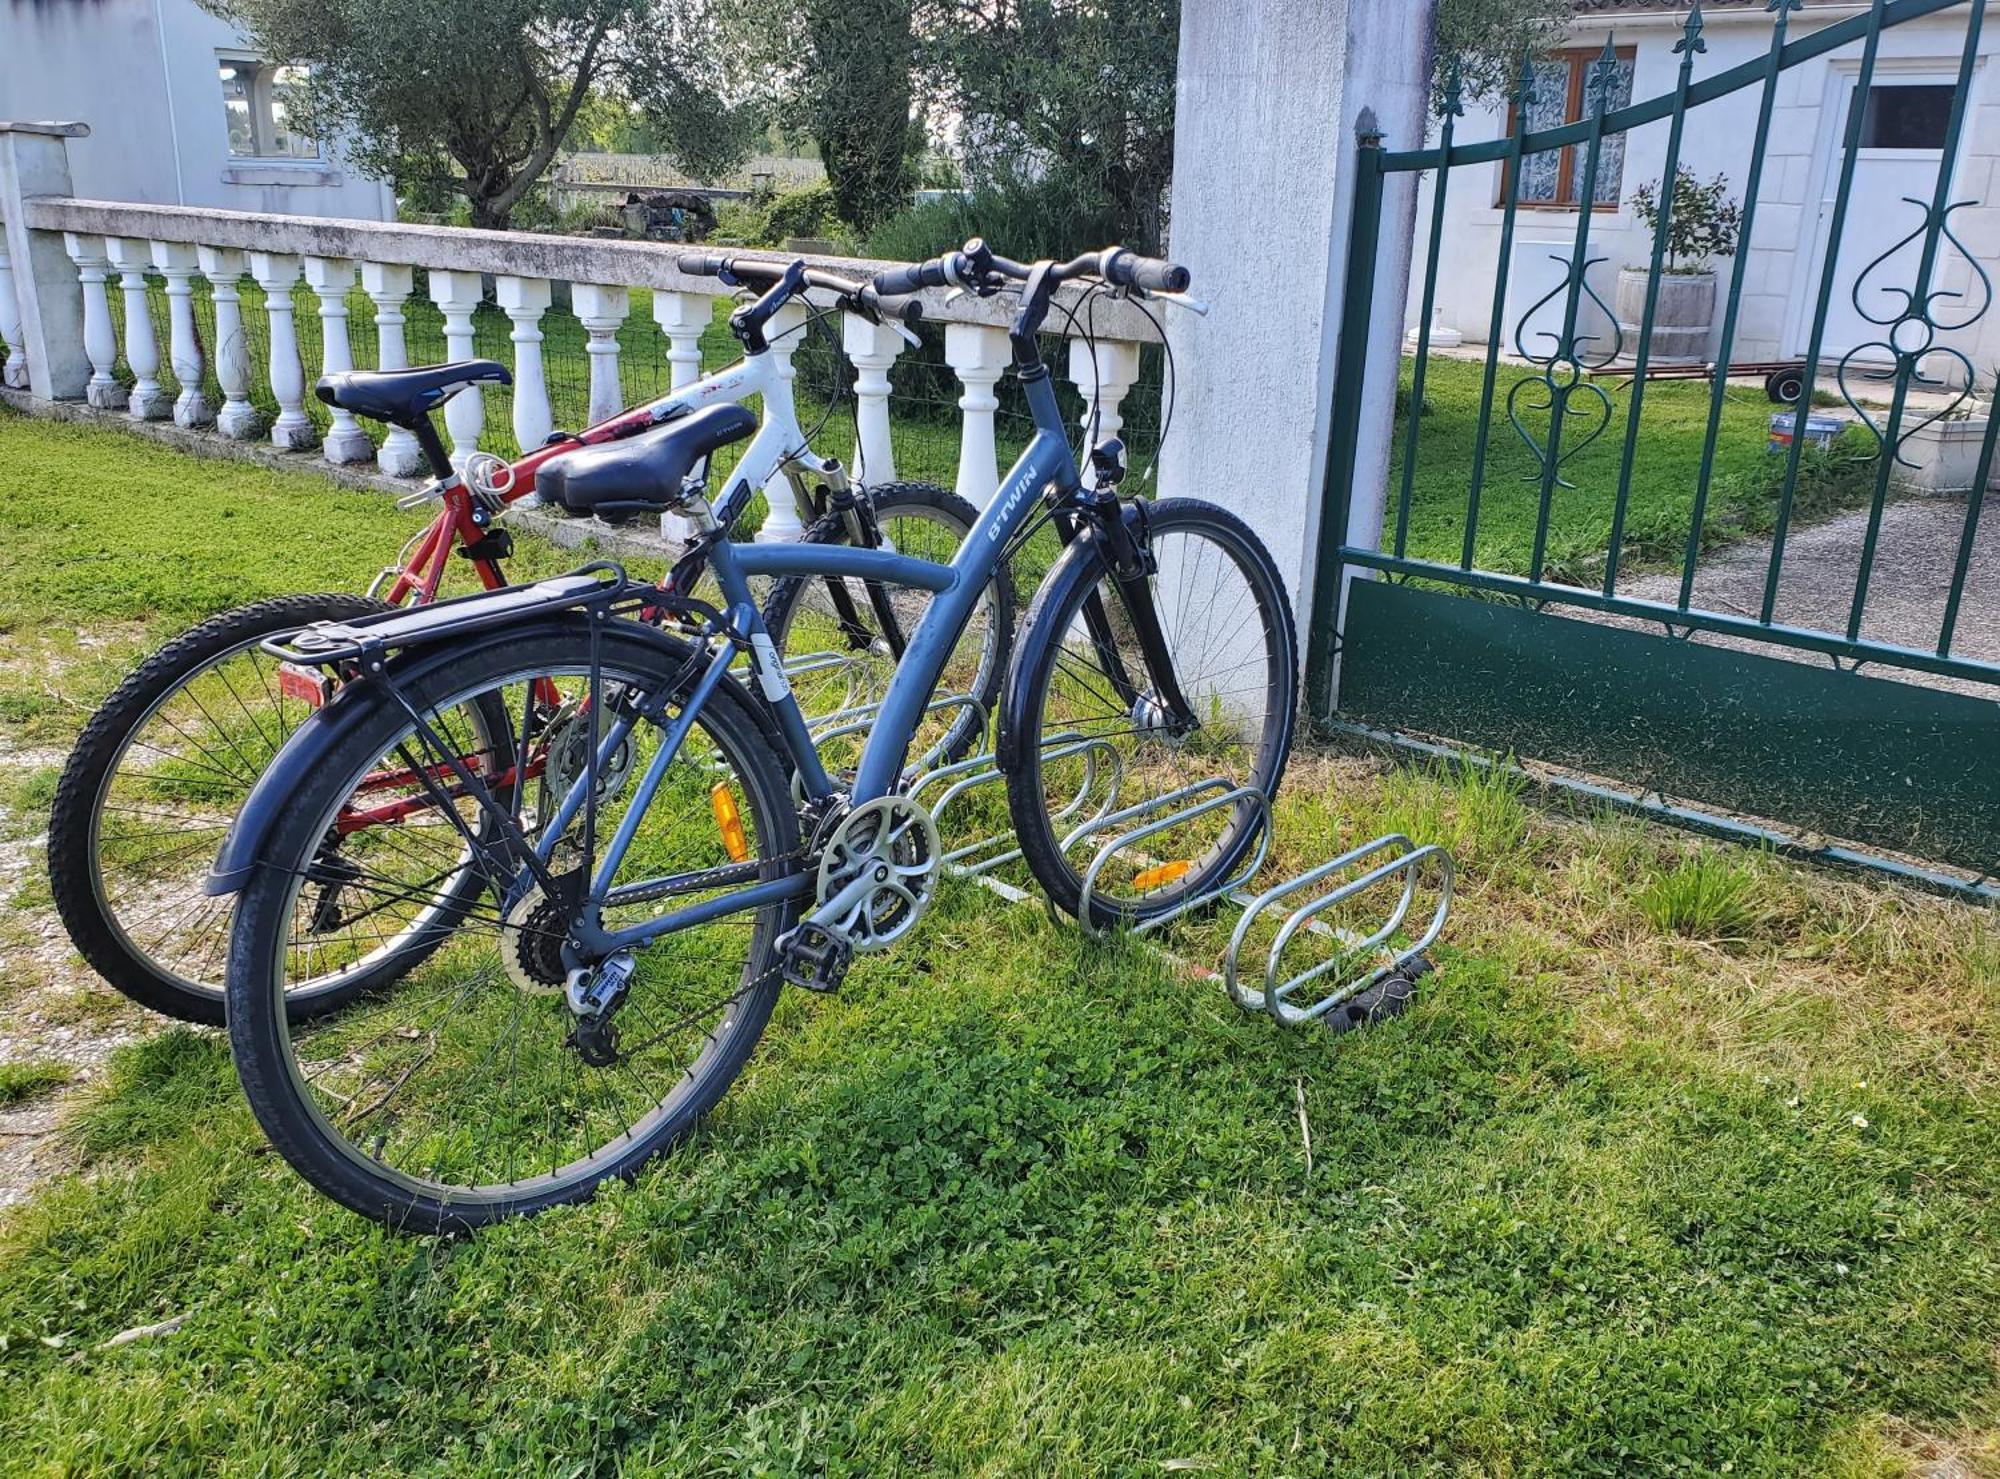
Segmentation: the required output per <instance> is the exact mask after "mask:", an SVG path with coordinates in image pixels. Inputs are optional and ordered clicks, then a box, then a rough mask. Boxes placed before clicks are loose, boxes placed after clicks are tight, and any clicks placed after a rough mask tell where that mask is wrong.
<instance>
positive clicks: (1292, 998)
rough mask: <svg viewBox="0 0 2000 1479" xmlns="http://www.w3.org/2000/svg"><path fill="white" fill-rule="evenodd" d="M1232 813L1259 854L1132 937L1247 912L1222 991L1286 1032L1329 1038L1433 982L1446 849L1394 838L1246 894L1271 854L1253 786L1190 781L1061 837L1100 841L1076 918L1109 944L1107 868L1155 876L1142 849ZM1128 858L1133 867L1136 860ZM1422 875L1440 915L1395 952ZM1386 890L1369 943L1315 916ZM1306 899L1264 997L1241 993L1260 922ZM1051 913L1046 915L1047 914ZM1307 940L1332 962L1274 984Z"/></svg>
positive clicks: (1265, 801)
mask: <svg viewBox="0 0 2000 1479" xmlns="http://www.w3.org/2000/svg"><path fill="white" fill-rule="evenodd" d="M1238 806H1248V807H1250V808H1251V809H1252V810H1253V812H1254V813H1255V817H1256V825H1257V842H1256V846H1255V847H1254V848H1252V849H1251V852H1250V856H1249V859H1248V860H1247V861H1246V862H1245V864H1244V865H1243V866H1242V867H1241V868H1239V869H1237V870H1236V872H1235V874H1234V876H1232V877H1231V878H1230V879H1229V880H1228V881H1226V882H1224V883H1221V884H1218V885H1217V886H1216V887H1214V888H1211V889H1208V890H1205V891H1204V892H1202V893H1199V894H1196V895H1193V896H1191V897H1189V898H1187V899H1185V900H1183V901H1181V902H1180V903H1179V904H1177V905H1175V906H1174V907H1173V908H1172V909H1170V910H1168V911H1166V912H1165V913H1162V914H1158V915H1154V916H1153V917H1151V918H1149V919H1145V920H1142V921H1140V922H1139V923H1137V924H1134V925H1131V926H1130V927H1129V929H1128V931H1127V932H1128V933H1131V934H1134V935H1143V934H1147V933H1149V932H1151V931H1154V930H1159V929H1163V928H1165V927H1166V926H1167V925H1168V924H1170V923H1172V922H1173V921H1174V920H1177V919H1180V918H1183V917H1184V916H1186V915H1188V914H1191V913H1194V912H1195V911H1196V910H1199V909H1204V908H1207V907H1209V906H1211V905H1220V904H1234V905H1236V906H1237V907H1238V908H1239V909H1241V910H1242V911H1243V912H1242V915H1241V917H1240V918H1238V920H1237V922H1236V927H1235V930H1234V931H1233V932H1232V934H1231V935H1230V939H1229V948H1228V951H1227V953H1226V954H1225V955H1224V956H1223V962H1222V980H1223V986H1224V988H1225V989H1226V990H1227V991H1228V992H1229V998H1230V1000H1231V1001H1234V1002H1235V1003H1236V1004H1237V1005H1238V1006H1239V1007H1242V1008H1243V1009H1244V1010H1245V1011H1263V1012H1266V1013H1268V1014H1269V1015H1270V1016H1271V1018H1272V1019H1273V1020H1274V1021H1276V1022H1278V1023H1279V1024H1280V1025H1281V1026H1285V1027H1294V1028H1297V1027H1304V1026H1306V1025H1307V1024H1309V1023H1312V1022H1318V1021H1322V1020H1323V1021H1325V1022H1326V1024H1327V1026H1328V1027H1329V1028H1331V1029H1332V1030H1334V1031H1345V1030H1346V1029H1348V1028H1350V1027H1354V1026H1357V1025H1359V1024H1360V1023H1362V1022H1364V1021H1367V1020H1369V1019H1371V1018H1373V1017H1374V1016H1376V1015H1378V1014H1380V1013H1381V1012H1382V1011H1384V1010H1385V1009H1387V1010H1394V1009H1396V1008H1397V1007H1400V1005H1401V1004H1402V1003H1403V1002H1404V1001H1406V1000H1407V999H1408V994H1409V989H1410V988H1411V987H1412V986H1413V984H1414V982H1415V981H1416V980H1417V979H1418V978H1419V977H1421V976H1422V975H1424V974H1425V973H1426V972H1428V971H1429V969H1430V966H1429V962H1428V961H1427V960H1426V958H1425V956H1424V952H1425V951H1426V950H1428V949H1429V948H1430V947H1431V946H1432V945H1434V944H1436V943H1437V940H1438V938H1439V936H1440V935H1442V934H1443V933H1444V926H1445V920H1446V918H1447V917H1448V916H1449V915H1450V913H1451V900H1452V887H1453V883H1454V881H1455V878H1456V872H1457V870H1456V867H1455V865H1454V863H1453V861H1452V857H1451V854H1450V853H1449V852H1447V851H1445V849H1444V848H1442V847H1437V846H1426V847H1419V846H1417V844H1416V843H1414V842H1412V841H1411V840H1410V839H1409V838H1408V837H1405V836H1403V835H1402V834H1401V833H1390V834H1389V835H1387V836H1385V837H1378V838H1376V839H1375V840H1374V841H1373V842H1370V843H1367V844H1365V845H1364V846H1361V847H1357V848H1355V849H1353V850H1352V851H1350V852H1346V853H1342V854H1341V855H1340V856H1339V857H1337V858H1334V859H1332V860H1330V861H1328V862H1325V863H1321V864H1320V865H1319V866H1318V867H1315V868H1311V869H1308V870H1307V871H1306V872H1304V873H1301V874H1299V875H1297V876H1296V877H1293V878H1288V879H1285V880H1284V881H1283V882H1281V883H1278V884H1276V885H1274V886H1273V887H1270V888H1266V889H1263V890H1261V891H1259V892H1254V893H1253V892H1251V891H1250V885H1251V883H1252V881H1253V880H1254V879H1255V878H1256V876H1257V874H1258V873H1259V872H1261V871H1262V870H1263V867H1264V864H1265V862H1266V860H1267V859H1268V858H1269V856H1270V851H1271V833H1272V826H1271V802H1270V798H1269V797H1268V796H1267V795H1265V794H1264V793H1263V792H1262V791H1260V790H1257V789H1255V788H1254V787H1249V786H1237V785H1234V784H1232V783H1231V782H1229V781H1227V780H1225V779H1223V778H1222V777H1220V776H1213V777H1210V778H1209V779H1208V780H1205V781H1197V782H1196V783H1195V784H1193V785H1191V786H1183V787H1182V788H1180V789H1179V790H1177V791H1170V792H1168V793H1166V794H1165V795H1163V796H1157V797H1154V798H1153V799H1152V800H1150V801H1144V802H1141V803H1139V804H1138V805H1136V806H1129V807H1126V808H1124V809H1123V810H1121V811H1115V812H1109V813H1108V814H1100V815H1098V816H1096V817H1093V818H1092V819H1091V820H1089V821H1087V822H1085V823H1084V824H1083V825H1082V826H1080V827H1077V828H1076V829H1075V830H1073V831H1072V832H1070V834H1069V835H1068V836H1067V837H1066V838H1064V840H1063V851H1064V852H1068V851H1069V850H1070V849H1071V848H1073V847H1075V846H1077V845H1079V844H1081V843H1086V842H1089V841H1092V840H1093V839H1095V838H1099V837H1104V838H1106V840H1105V841H1104V842H1102V843H1101V844H1100V845H1099V846H1098V848H1097V852H1096V855H1095V856H1094V857H1093V858H1092V860H1091V862H1090V866H1089V867H1088V868H1087V869H1085V871H1084V875H1083V889H1082V893H1081V896H1080V897H1079V899H1078V901H1077V917H1078V919H1079V921H1080V922H1081V923H1082V925H1083V927H1084V929H1086V930H1087V931H1089V932H1090V933H1091V934H1092V935H1095V936H1097V937H1099V938H1104V937H1106V936H1108V935H1109V934H1110V933H1112V931H1110V930H1109V929H1106V928H1105V927H1104V926H1101V925H1099V924H1098V923H1097V922H1096V920H1095V919H1094V918H1093V915H1094V914H1095V912H1096V911H1095V910H1094V909H1093V907H1092V904H1093V902H1094V898H1095V896H1096V895H1097V893H1098V885H1099V880H1100V879H1101V878H1102V877H1103V874H1104V870H1105V868H1106V867H1107V866H1108V865H1109V864H1110V863H1111V861H1112V859H1113V858H1116V857H1118V856H1120V855H1121V854H1124V855H1126V856H1127V858H1128V860H1131V861H1138V862H1139V863H1140V864H1141V867H1142V868H1144V867H1154V866H1159V862H1158V859H1157V858H1155V857H1153V856H1152V855H1151V854H1150V852H1149V851H1147V850H1146V848H1145V844H1146V843H1147V842H1149V841H1150V840H1152V839H1153V838H1156V837H1159V836H1161V835H1162V834H1164V833H1167V832H1170V831H1172V830H1173V829H1174V828H1176V827H1178V826H1181V825H1183V824H1185V823H1187V822H1191V821H1194V820H1196V819H1197V818H1200V817H1203V816H1207V815H1210V814H1213V813H1215V812H1219V811H1223V810H1225V809H1229V808H1234V807H1238ZM1107 834H1108V835H1107ZM1135 852H1136V854H1137V856H1136V859H1135V858H1133V857H1132V854H1133V853H1135ZM1427 874H1428V875H1434V877H1435V880H1436V882H1435V888H1436V891H1437V906H1436V908H1435V909H1434V910H1433V912H1432V913H1431V916H1430V919H1429V923H1428V924H1427V925H1426V926H1425V928H1424V929H1423V931H1422V933H1421V934H1420V935H1419V936H1418V938H1417V939H1416V940H1415V941H1414V942H1413V943H1410V944H1407V945H1401V946H1397V945H1394V944H1392V941H1394V940H1395V938H1396V936H1397V933H1398V932H1399V931H1401V930H1402V929H1403V926H1404V923H1405V921H1407V920H1408V919H1409V917H1410V914H1411V912H1412V910H1413V909H1414V908H1415V906H1416V901H1417V898H1418V894H1419V892H1420V889H1421V888H1422V886H1423V884H1424V880H1425V877H1426V875H1427ZM1392 888H1393V889H1394V890H1395V898H1394V902H1393V903H1392V904H1391V905H1390V906H1389V908H1388V910H1387V912H1386V914H1385V915H1384V916H1383V918H1382V923H1381V925H1380V926H1379V927H1378V928H1376V929H1375V930H1373V931H1372V932H1370V933H1367V934H1362V933H1360V932H1358V931H1354V930H1347V929H1340V928H1336V927H1335V926H1332V925H1329V924H1327V923H1326V922H1325V921H1323V920H1321V919H1320V918H1319V917H1318V916H1319V915H1320V914H1321V913H1323V912H1325V911H1327V910H1330V909H1336V908H1339V907H1340V906H1342V905H1345V904H1349V903H1352V902H1353V901H1354V900H1356V899H1359V898H1361V897H1363V896H1364V895H1369V894H1372V893H1376V892H1387V891H1389V890H1390V889H1392ZM1301 894H1305V895H1308V897H1307V898H1306V899H1305V900H1304V902H1302V903H1290V904H1289V912H1288V913H1286V914H1285V916H1284V919H1283V922H1282V923H1280V924H1279V925H1278V929H1277V934H1276V936H1275V938H1274V939H1273V940H1272V942H1271V945H1270V947H1269V949H1268V950H1267V951H1266V952H1265V956H1264V979H1263V982H1262V984H1261V986H1246V985H1245V984H1244V983H1243V982H1242V981H1241V980H1240V978H1239V960H1240V957H1241V956H1242V954H1243V950H1244V946H1245V944H1246V943H1247V942H1248V940H1249V937H1250V934H1251V932H1252V930H1253V929H1255V928H1256V926H1257V924H1258V922H1259V921H1260V920H1266V919H1269V918H1273V917H1275V916H1274V915H1273V914H1272V911H1273V909H1274V908H1275V907H1276V906H1278V905H1280V904H1285V903H1288V901H1293V900H1296V899H1297V898H1298V896H1299V895H1301ZM1050 912H1051V915H1053V913H1054V910H1053V906H1050ZM1303 939H1310V940H1317V941H1321V942H1324V943H1326V944H1327V945H1329V946H1330V947H1331V948H1330V953H1327V954H1325V956H1324V958H1322V959H1321V960H1319V961H1318V962H1317V963H1316V964H1312V965H1309V966H1307V967H1306V968H1305V969H1304V970H1301V971H1298V972H1296V973H1294V974H1293V975H1290V976H1286V977H1284V978H1283V979H1280V976H1281V974H1282V971H1283V964H1284V960H1285V957H1286V955H1287V953H1288V952H1289V951H1290V950H1291V949H1292V947H1293V946H1294V945H1295V944H1297V943H1299V942H1301V941H1302V940H1303ZM1315 983H1318V986H1317V988H1316V990H1315V992H1313V993H1308V994H1309V995H1310V996H1312V998H1313V999H1311V1000H1310V1001H1309V1002H1301V1001H1299V1000H1298V999H1297V998H1298V996H1299V993H1300V992H1302V991H1304V990H1305V988H1306V987H1308V986H1313V985H1315ZM1398 987H1400V988H1401V991H1400V994H1398V990H1397V988H1398ZM1343 1008H1345V1009H1346V1010H1342V1009H1343Z"/></svg>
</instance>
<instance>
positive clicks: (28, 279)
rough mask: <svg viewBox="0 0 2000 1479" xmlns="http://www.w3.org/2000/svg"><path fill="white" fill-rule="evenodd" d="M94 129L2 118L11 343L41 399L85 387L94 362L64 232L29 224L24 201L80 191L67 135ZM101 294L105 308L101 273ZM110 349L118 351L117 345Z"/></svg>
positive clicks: (0, 187) (2, 219) (1, 196)
mask: <svg viewBox="0 0 2000 1479" xmlns="http://www.w3.org/2000/svg"><path fill="white" fill-rule="evenodd" d="M89 132H90V130H89V129H88V128H87V127H85V126H84V125H83V124H81V123H8V122H0V241H4V242H5V243H6V246H7V258H8V263H9V266H10V267H11V269H12V272H13V277H14V302H15V308H16V311H17V312H18V313H19V315H20V320H19V328H18V329H17V330H16V331H15V335H10V337H9V341H8V342H9V343H10V344H13V343H16V342H18V345H19V348H20V350H21V359H20V361H19V362H18V363H17V364H15V366H14V368H15V369H17V370H20V369H25V370H26V372H27V377H28V383H27V389H28V393H29V394H30V395H33V396H36V397H38V398H39V399H41V400H50V401H53V400H74V399H76V398H77V397H78V396H82V395H84V394H86V393H87V392H88V390H89V388H90V380H91V364H90V359H89V357H88V355H87V354H86V353H85V352H84V337H85V336H84V327H85V325H84V294H83V285H82V283H80V282H79V281H78V280H77V272H76V263H75V262H74V261H73V260H72V259H71V257H70V253H69V244H68V241H67V238H66V234H65V233H63V232H57V231H41V230H30V229H29V227H28V217H27V211H26V209H25V208H24V207H25V202H26V201H28V200H29V199H31V198H32V199H38V200H61V199H65V198H67V197H68V196H70V195H72V194H74V191H73V190H72V189H71V187H70V176H69V141H70V140H71V139H76V138H82V137H83V136H84V135H86V134H88V133H89ZM98 296H99V304H100V307H101V306H102V300H103V283H102V281H101V280H100V281H99V283H98ZM106 322H107V323H108V322H109V314H108V313H107V314H106ZM16 336H18V338H17V337H16ZM112 352H113V354H114V356H115V354H116V352H117V351H116V347H115V346H114V348H113V351H112ZM114 383H115V382H114Z"/></svg>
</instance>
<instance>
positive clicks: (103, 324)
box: [63, 231, 125, 411]
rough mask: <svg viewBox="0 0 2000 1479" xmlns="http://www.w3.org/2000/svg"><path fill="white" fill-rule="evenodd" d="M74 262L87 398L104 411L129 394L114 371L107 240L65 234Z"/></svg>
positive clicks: (115, 352) (114, 331)
mask: <svg viewBox="0 0 2000 1479" xmlns="http://www.w3.org/2000/svg"><path fill="white" fill-rule="evenodd" d="M63 244H64V246H65V247H66V248H67V249H68V251H69V259H70V261H72V262H74V263H76V278H77V281H78V282H79V283H81V284H82V286H83V352H84V354H85V356H86V357H87V358H88V359H89V360H90V383H89V384H88V385H86V386H85V387H84V392H83V398H84V400H86V401H87V402H89V403H90V404H91V405H93V406H95V407H97V408H98V409H99V410H100V411H108V410H111V409H112V408H113V407H115V406H118V405H120V404H122V403H123V402H124V399H125V392H124V390H123V389H122V388H121V387H120V386H119V384H118V379H117V377H116V376H115V375H113V374H112V370H113V369H114V368H115V367H116V365H117V363H118V331H117V329H116V327H115V326H114V325H113V324H112V322H111V295H110V292H109V291H108V290H107V289H106V287H105V282H106V280H107V279H108V278H109V276H110V273H111V259H110V258H109V257H107V256H106V255H105V254H104V238H103V237H101V236H79V235H77V234H76V233H75V232H74V231H65V232H64V233H63Z"/></svg>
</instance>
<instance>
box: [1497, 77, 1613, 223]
mask: <svg viewBox="0 0 2000 1479" xmlns="http://www.w3.org/2000/svg"><path fill="white" fill-rule="evenodd" d="M1603 55H1604V48H1603V46H1602V45H1598V46H1562V47H1558V48H1556V49H1555V50H1554V51H1550V52H1544V53H1543V54H1542V55H1541V56H1540V57H1538V58H1536V60H1538V61H1544V62H1563V63H1566V64H1567V65H1568V67H1569V92H1568V94H1567V96H1566V97H1565V98H1564V100H1563V121H1562V122H1561V123H1560V124H1559V125H1557V126H1558V127H1560V128H1568V127H1569V126H1570V125H1571V124H1573V123H1581V122H1583V121H1584V118H1585V117H1586V115H1585V113H1584V111H1583V105H1584V89H1585V88H1587V87H1588V86H1589V85H1590V70H1591V67H1592V66H1594V65H1595V64H1596V63H1597V61H1598V60H1599V59H1600V58H1601V57H1602V56H1603ZM1612 56H1613V57H1615V58H1616V59H1617V60H1619V61H1621V62H1629V63H1631V65H1632V72H1633V82H1634V84H1635V86H1636V84H1637V81H1638V70H1639V48H1638V47H1636V46H1618V47H1614V48H1612ZM1628 106H1629V103H1628ZM1520 112H1521V104H1520V101H1519V100H1518V99H1509V100H1508V103H1507V136H1508V137H1509V138H1512V137H1513V135H1514V130H1515V129H1516V128H1518V127H1519V126H1520ZM1578 147H1579V146H1577V145H1575V144H1567V145H1565V146H1564V147H1563V149H1562V152H1561V156H1560V158H1559V160H1558V163H1557V168H1556V195H1555V199H1553V200H1529V199H1527V198H1526V197H1525V196H1524V197H1523V198H1522V199H1521V200H1519V201H1518V202H1516V208H1517V209H1519V210H1524V211H1569V212H1574V211H1576V210H1578V209H1579V208H1580V207H1581V205H1582V202H1581V200H1577V201H1572V200H1570V198H1569V196H1570V193H1571V192H1572V191H1573V190H1576V189H1577V184H1578V182H1577V158H1576V151H1577V148H1578ZM1514 165H1515V161H1514V160H1512V159H1509V160H1507V161H1506V162H1505V163H1503V164H1502V165H1501V167H1500V190H1499V194H1498V196H1497V197H1496V198H1495V199H1494V202H1493V205H1494V208H1495V209H1496V210H1504V209H1506V206H1507V195H1508V192H1509V191H1510V190H1511V189H1512V188H1513V171H1514ZM1624 208H1625V181H1624V179H1623V177H1622V174H1621V177H1620V179H1619V181H1618V193H1617V194H1616V195H1615V196H1614V197H1613V198H1612V199H1610V200H1608V201H1592V202H1591V204H1590V209H1591V210H1592V211H1593V212H1594V213H1596V214H1598V215H1616V214H1617V213H1618V212H1619V211H1621V210H1623V209H1624Z"/></svg>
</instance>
